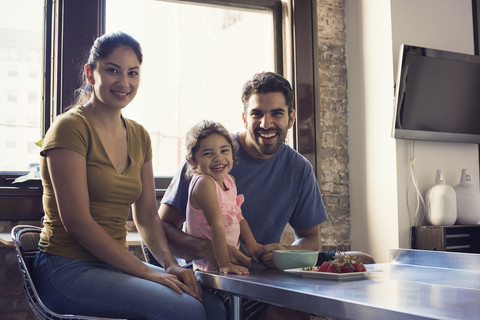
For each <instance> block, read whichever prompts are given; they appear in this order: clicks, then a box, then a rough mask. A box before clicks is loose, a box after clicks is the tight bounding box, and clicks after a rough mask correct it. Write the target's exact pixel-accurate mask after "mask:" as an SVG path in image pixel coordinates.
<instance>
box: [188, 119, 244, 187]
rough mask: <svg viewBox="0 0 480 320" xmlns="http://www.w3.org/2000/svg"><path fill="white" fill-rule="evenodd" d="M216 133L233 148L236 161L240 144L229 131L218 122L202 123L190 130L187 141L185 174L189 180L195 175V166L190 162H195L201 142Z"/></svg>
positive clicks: (207, 121)
mask: <svg viewBox="0 0 480 320" xmlns="http://www.w3.org/2000/svg"><path fill="white" fill-rule="evenodd" d="M214 133H216V134H219V135H221V136H222V137H224V138H225V139H226V140H227V142H228V143H229V144H230V145H231V146H232V156H233V159H234V160H235V155H236V153H237V150H238V144H237V142H236V141H235V139H233V137H232V135H231V134H230V133H229V132H228V130H227V129H225V127H224V126H222V125H221V124H220V123H218V122H214V121H210V120H203V121H200V122H199V123H197V124H196V125H194V126H193V127H192V128H191V129H190V130H188V132H187V135H186V139H185V147H186V148H187V155H186V159H187V171H186V173H185V177H186V178H187V179H191V178H192V177H193V175H194V173H195V172H194V170H193V165H192V163H190V162H192V161H193V162H195V152H197V150H198V147H200V141H201V140H203V139H205V138H207V137H208V136H210V135H211V134H214Z"/></svg>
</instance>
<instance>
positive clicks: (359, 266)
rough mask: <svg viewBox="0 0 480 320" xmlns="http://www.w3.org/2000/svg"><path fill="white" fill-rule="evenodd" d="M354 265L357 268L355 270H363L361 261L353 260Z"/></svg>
mask: <svg viewBox="0 0 480 320" xmlns="http://www.w3.org/2000/svg"><path fill="white" fill-rule="evenodd" d="M352 266H353V267H354V268H355V272H362V266H361V265H360V263H359V262H356V261H354V262H352Z"/></svg>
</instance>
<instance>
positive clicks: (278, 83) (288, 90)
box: [242, 71, 293, 114]
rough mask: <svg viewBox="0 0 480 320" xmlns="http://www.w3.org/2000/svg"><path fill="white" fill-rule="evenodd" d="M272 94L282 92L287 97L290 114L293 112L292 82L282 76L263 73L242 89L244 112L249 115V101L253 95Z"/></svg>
mask: <svg viewBox="0 0 480 320" xmlns="http://www.w3.org/2000/svg"><path fill="white" fill-rule="evenodd" d="M271 92H280V93H282V94H283V96H284V97H285V101H286V102H287V108H288V113H289V114H290V113H291V112H292V110H293V91H292V86H291V85H290V82H288V80H287V79H285V78H284V77H282V76H281V75H279V74H277V73H274V72H268V71H263V72H260V73H257V74H255V75H254V76H253V78H252V79H251V80H248V81H247V82H246V83H245V84H244V85H243V88H242V102H243V111H244V112H245V113H247V110H248V100H249V99H250V97H251V96H252V95H253V94H264V93H271Z"/></svg>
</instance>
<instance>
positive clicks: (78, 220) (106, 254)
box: [47, 148, 194, 295]
mask: <svg viewBox="0 0 480 320" xmlns="http://www.w3.org/2000/svg"><path fill="white" fill-rule="evenodd" d="M47 165H48V170H49V172H50V176H51V180H52V184H53V189H54V192H55V197H56V201H57V206H58V210H59V214H60V219H61V220H62V223H63V225H64V227H65V229H66V231H67V232H68V233H69V234H70V236H71V237H72V238H73V239H75V240H76V241H77V242H78V243H79V244H81V245H82V246H83V247H84V248H85V249H87V250H88V251H90V252H91V253H92V254H93V255H95V256H96V257H98V258H99V259H100V260H102V261H103V262H105V263H107V264H109V265H112V266H113V267H115V268H117V269H119V270H122V271H124V272H126V273H129V274H131V275H134V276H137V277H140V278H145V279H148V280H151V281H155V282H158V283H161V284H163V285H166V286H169V287H170V288H172V289H174V290H175V291H177V292H178V293H181V292H182V290H183V291H185V292H187V293H190V294H192V295H193V294H194V292H193V291H192V290H191V289H189V288H188V287H186V286H185V285H184V284H183V283H182V282H181V281H179V280H178V278H177V277H174V276H172V275H168V274H163V273H162V272H159V271H155V270H153V269H151V268H149V267H148V266H147V265H145V264H144V263H143V262H142V261H140V260H139V259H137V258H136V257H135V256H134V255H132V254H130V253H129V252H128V251H126V250H125V248H123V247H122V246H121V245H120V244H119V243H118V242H116V241H115V240H113V239H112V238H111V237H110V235H109V234H108V233H107V232H105V230H103V228H102V227H100V225H99V224H98V223H97V222H96V221H95V220H93V218H92V216H91V214H90V206H89V194H88V187H87V168H86V161H85V157H84V156H82V155H81V154H79V153H77V152H75V151H72V150H68V149H64V148H57V149H52V150H49V151H48V152H47Z"/></svg>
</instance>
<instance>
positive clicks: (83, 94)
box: [69, 31, 143, 108]
mask: <svg viewBox="0 0 480 320" xmlns="http://www.w3.org/2000/svg"><path fill="white" fill-rule="evenodd" d="M120 46H125V47H129V48H131V49H132V50H133V52H135V54H136V55H137V58H138V61H139V62H140V64H142V61H143V54H142V48H141V46H140V43H139V42H138V41H137V40H136V39H135V38H133V37H132V36H131V35H129V34H127V33H125V32H121V31H117V32H112V33H107V34H104V35H103V36H101V37H98V38H97V39H96V40H95V42H94V43H93V46H92V47H91V48H90V51H89V54H88V58H87V59H86V60H87V61H86V63H85V64H88V65H89V66H90V68H91V69H92V70H95V68H96V67H97V61H98V60H99V59H103V58H106V57H108V56H109V55H110V53H112V51H113V50H114V49H116V48H118V47H120ZM85 64H83V65H82V66H81V67H80V68H81V69H80V70H79V76H80V78H79V80H80V83H81V84H82V85H81V87H80V88H78V89H77V90H75V95H74V100H73V103H72V104H71V105H70V107H69V108H71V107H74V106H77V105H82V104H84V103H85V102H87V101H88V100H89V99H90V98H91V96H92V94H93V86H92V85H91V84H90V83H89V82H88V81H87V79H86V77H85V68H84V66H85Z"/></svg>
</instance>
